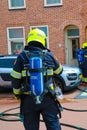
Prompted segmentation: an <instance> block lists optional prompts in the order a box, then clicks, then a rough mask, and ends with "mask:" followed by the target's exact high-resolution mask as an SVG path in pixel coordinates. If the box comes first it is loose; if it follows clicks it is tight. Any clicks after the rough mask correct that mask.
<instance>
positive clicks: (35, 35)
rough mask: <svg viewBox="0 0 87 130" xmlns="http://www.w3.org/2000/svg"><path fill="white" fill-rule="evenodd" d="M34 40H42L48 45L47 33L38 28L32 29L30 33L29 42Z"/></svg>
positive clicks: (42, 42)
mask: <svg viewBox="0 0 87 130" xmlns="http://www.w3.org/2000/svg"><path fill="white" fill-rule="evenodd" d="M32 41H37V42H40V43H41V44H42V45H43V46H44V47H46V35H45V33H44V32H43V31H42V30H40V29H38V28H35V29H32V30H31V31H30V32H29V33H28V37H27V44H28V45H29V43H30V42H32Z"/></svg>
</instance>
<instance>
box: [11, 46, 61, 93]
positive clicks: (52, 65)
mask: <svg viewBox="0 0 87 130" xmlns="http://www.w3.org/2000/svg"><path fill="white" fill-rule="evenodd" d="M26 51H29V52H33V53H35V52H38V51H42V49H40V48H38V47H33V46H31V47H28V48H27V50H24V51H22V52H21V53H20V54H19V55H18V57H17V59H16V60H15V62H14V66H13V70H12V72H11V77H12V87H13V92H14V94H15V95H20V94H21V91H20V90H21V88H22V87H23V86H22V84H24V83H25V81H26V76H27V75H26V66H25V64H28V63H29V59H28V57H27V56H26V53H25V52H26ZM45 51H46V54H45V56H44V58H43V62H45V63H46V64H47V65H48V69H47V73H44V77H45V76H46V75H47V76H48V78H47V79H48V80H50V78H52V77H53V75H54V74H57V75H59V74H61V73H62V70H63V68H62V65H61V64H60V63H59V62H58V61H57V60H56V59H55V58H54V55H53V53H52V52H51V51H50V50H45ZM28 77H29V74H28ZM46 81H47V80H46V78H44V82H46ZM26 86H27V84H26ZM22 94H29V90H28V89H25V91H23V93H22Z"/></svg>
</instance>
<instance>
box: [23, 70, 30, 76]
mask: <svg viewBox="0 0 87 130" xmlns="http://www.w3.org/2000/svg"><path fill="white" fill-rule="evenodd" d="M27 74H28V76H30V73H29V72H27ZM25 76H26V70H22V77H25Z"/></svg>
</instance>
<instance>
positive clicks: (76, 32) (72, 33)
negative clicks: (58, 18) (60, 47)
mask: <svg viewBox="0 0 87 130" xmlns="http://www.w3.org/2000/svg"><path fill="white" fill-rule="evenodd" d="M67 33H68V36H69V37H73V36H74V37H78V36H79V29H68V30H67Z"/></svg>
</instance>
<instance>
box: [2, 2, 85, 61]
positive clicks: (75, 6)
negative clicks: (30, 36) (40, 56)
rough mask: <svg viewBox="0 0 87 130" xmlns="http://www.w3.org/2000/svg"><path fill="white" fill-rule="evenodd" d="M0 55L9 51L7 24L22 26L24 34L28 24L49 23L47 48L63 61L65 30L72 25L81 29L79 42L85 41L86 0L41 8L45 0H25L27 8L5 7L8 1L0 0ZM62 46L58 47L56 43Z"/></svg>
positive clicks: (8, 25) (26, 31)
mask: <svg viewBox="0 0 87 130" xmlns="http://www.w3.org/2000/svg"><path fill="white" fill-rule="evenodd" d="M0 5H1V7H0V41H1V43H0V54H7V53H8V43H7V32H6V29H7V27H16V26H24V28H25V36H26V37H27V33H28V31H29V27H30V26H37V25H48V29H49V47H50V49H51V50H52V51H53V52H54V54H55V55H56V57H57V58H58V59H59V60H60V61H61V63H65V41H64V38H65V35H64V30H65V28H66V27H67V26H69V25H75V26H77V27H78V28H79V30H80V44H82V42H84V41H86V40H87V36H86V27H87V0H84V3H83V0H63V5H62V6H60V7H58V6H56V7H44V0H38V1H37V0H34V1H32V0H26V9H23V10H8V0H0ZM60 44H61V45H62V46H61V47H59V45H60Z"/></svg>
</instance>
